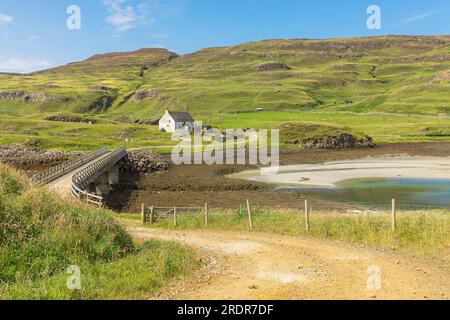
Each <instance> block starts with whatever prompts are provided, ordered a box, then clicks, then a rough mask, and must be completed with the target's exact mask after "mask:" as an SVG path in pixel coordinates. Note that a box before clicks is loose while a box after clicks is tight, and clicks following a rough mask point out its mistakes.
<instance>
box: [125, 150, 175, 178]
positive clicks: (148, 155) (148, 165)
mask: <svg viewBox="0 0 450 320" xmlns="http://www.w3.org/2000/svg"><path fill="white" fill-rule="evenodd" d="M168 168H169V164H168V163H167V162H166V161H164V160H162V159H161V158H160V157H159V156H158V155H157V154H156V153H155V152H153V151H151V150H139V151H129V152H128V156H127V157H125V158H123V159H122V160H120V161H119V171H120V172H121V173H126V172H132V173H138V174H142V175H145V174H148V173H152V172H155V171H164V170H167V169H168Z"/></svg>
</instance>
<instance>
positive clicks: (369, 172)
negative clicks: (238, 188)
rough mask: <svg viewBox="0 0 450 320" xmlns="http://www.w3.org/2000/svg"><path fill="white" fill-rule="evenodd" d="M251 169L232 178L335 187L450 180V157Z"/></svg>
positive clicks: (386, 159)
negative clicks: (374, 180)
mask: <svg viewBox="0 0 450 320" xmlns="http://www.w3.org/2000/svg"><path fill="white" fill-rule="evenodd" d="M261 172H262V171H261V170H249V171H243V172H240V173H236V174H231V175H229V176H228V177H229V178H232V179H245V180H249V181H255V182H262V183H267V184H271V185H278V186H280V185H283V186H286V185H289V186H304V187H316V188H317V187H320V188H335V187H337V183H339V182H342V181H346V180H354V179H369V178H380V179H396V178H403V179H440V180H446V179H448V180H450V157H442V158H441V157H416V156H383V157H378V158H373V157H366V158H362V159H357V160H344V161H331V162H325V163H323V164H299V165H288V166H281V167H280V169H279V170H278V172H276V173H271V172H268V173H264V174H262V173H261Z"/></svg>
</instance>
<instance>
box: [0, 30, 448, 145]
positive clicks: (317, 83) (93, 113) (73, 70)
mask: <svg viewBox="0 0 450 320" xmlns="http://www.w3.org/2000/svg"><path fill="white" fill-rule="evenodd" d="M449 88H450V37H447V36H435V37H432V36H430V37H418V36H414V37H412V36H386V37H372V38H353V39H328V40H302V39H291V40H267V41H259V42H252V43H245V44H241V45H238V46H234V47H220V48H209V49H204V50H200V51H198V52H195V53H193V54H189V55H183V56H177V55H176V54H174V53H171V52H169V51H167V50H164V49H142V50H138V51H135V52H128V53H112V54H104V55H98V56H94V57H92V58H90V59H88V60H86V61H82V62H77V63H73V64H69V65H66V66H63V67H59V68H55V69H51V70H46V71H42V72H37V73H33V74H27V75H8V74H0V133H1V137H0V144H9V143H12V142H20V141H23V140H27V139H40V140H42V145H43V146H45V147H52V148H60V149H92V148H95V147H98V146H104V145H106V146H119V145H126V146H127V147H130V148H133V147H143V146H147V147H155V146H156V147H159V148H160V149H162V150H166V151H167V150H170V149H168V146H170V145H171V144H173V143H172V142H171V141H170V136H169V135H167V134H166V135H164V134H160V133H158V132H157V128H155V127H150V126H147V127H144V126H139V125H134V124H131V123H130V122H132V121H133V120H136V119H141V120H151V119H156V118H158V117H159V116H161V115H162V113H163V112H164V111H165V109H166V108H169V109H172V110H184V109H187V110H189V111H190V112H191V113H193V115H194V117H195V118H196V119H197V120H202V121H204V122H205V123H206V124H210V125H214V126H216V127H219V128H238V127H240V128H249V127H253V128H275V127H277V126H279V125H280V124H281V123H284V122H298V123H301V124H320V125H330V126H336V127H342V126H346V127H349V128H350V129H352V130H355V131H357V132H361V133H363V134H367V135H369V136H372V137H374V138H375V140H376V141H377V142H383V141H386V142H392V141H395V142H398V141H413V142H416V141H448V140H450V134H449V131H448V128H449V126H450V117H449V116H448V115H449V114H450V95H449V94H448V89H449ZM257 110H258V111H257ZM262 111H263V112H262ZM48 115H82V116H83V117H87V118H93V119H95V120H97V121H98V124H97V125H94V126H91V125H88V124H79V123H77V124H68V123H63V124H59V123H54V122H53V123H52V122H49V121H43V118H44V117H46V116H48ZM394 115H395V116H394ZM55 137H57V139H55Z"/></svg>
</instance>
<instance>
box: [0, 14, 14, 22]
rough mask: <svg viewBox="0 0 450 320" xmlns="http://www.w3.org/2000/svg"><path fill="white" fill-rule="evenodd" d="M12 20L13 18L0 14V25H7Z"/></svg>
mask: <svg viewBox="0 0 450 320" xmlns="http://www.w3.org/2000/svg"><path fill="white" fill-rule="evenodd" d="M13 20H14V18H13V17H11V16H8V15H6V14H4V13H1V12H0V24H8V23H11V22H12V21H13Z"/></svg>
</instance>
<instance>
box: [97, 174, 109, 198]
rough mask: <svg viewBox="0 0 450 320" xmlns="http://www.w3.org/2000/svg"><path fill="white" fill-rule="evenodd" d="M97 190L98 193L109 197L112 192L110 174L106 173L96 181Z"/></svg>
mask: <svg viewBox="0 0 450 320" xmlns="http://www.w3.org/2000/svg"><path fill="white" fill-rule="evenodd" d="M95 188H96V193H97V194H101V195H108V194H109V192H110V191H111V189H110V186H109V174H108V172H105V173H104V174H102V175H101V176H100V177H98V178H97V180H95Z"/></svg>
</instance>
